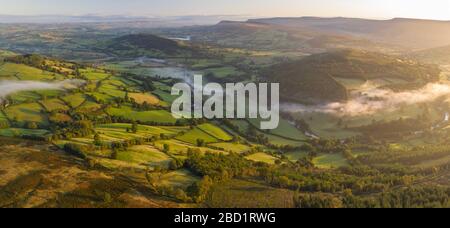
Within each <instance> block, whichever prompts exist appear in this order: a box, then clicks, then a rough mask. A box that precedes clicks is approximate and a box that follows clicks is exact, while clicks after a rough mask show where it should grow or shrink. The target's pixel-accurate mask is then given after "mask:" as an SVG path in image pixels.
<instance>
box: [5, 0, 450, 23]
mask: <svg viewBox="0 0 450 228" xmlns="http://www.w3.org/2000/svg"><path fill="white" fill-rule="evenodd" d="M0 14H8V15H49V14H51V15H56V14H57V15H82V14H103V15H118V14H120V15H140V16H180V15H248V16H326V17H332V16H345V17H364V18H379V19H383V18H392V17H410V18H427V19H440V20H450V0H426V1H425V0H70V1H68V0H67V1H64V0H0Z"/></svg>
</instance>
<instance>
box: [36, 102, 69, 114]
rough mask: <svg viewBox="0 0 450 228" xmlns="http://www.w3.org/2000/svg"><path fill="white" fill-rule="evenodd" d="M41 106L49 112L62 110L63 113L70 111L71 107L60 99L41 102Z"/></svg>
mask: <svg viewBox="0 0 450 228" xmlns="http://www.w3.org/2000/svg"><path fill="white" fill-rule="evenodd" d="M41 104H42V105H43V106H44V107H45V109H47V111H49V112H52V111H55V110H62V111H67V110H69V107H67V105H66V104H65V103H64V102H62V101H61V100H59V99H50V100H45V101H41Z"/></svg>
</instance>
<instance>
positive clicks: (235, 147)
mask: <svg viewBox="0 0 450 228" xmlns="http://www.w3.org/2000/svg"><path fill="white" fill-rule="evenodd" d="M211 146H213V147H217V148H221V149H223V150H225V151H228V152H233V153H245V152H248V151H250V150H251V147H249V146H247V145H243V144H238V143H214V144H211Z"/></svg>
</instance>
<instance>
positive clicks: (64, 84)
mask: <svg viewBox="0 0 450 228" xmlns="http://www.w3.org/2000/svg"><path fill="white" fill-rule="evenodd" d="M83 84H85V81H83V80H76V79H74V80H64V81H60V82H37V81H9V80H3V81H0V101H1V100H3V99H4V98H5V97H7V96H8V95H10V94H13V93H16V92H21V91H32V90H66V89H75V88H78V87H80V86H82V85H83Z"/></svg>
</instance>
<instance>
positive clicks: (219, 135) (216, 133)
mask: <svg viewBox="0 0 450 228" xmlns="http://www.w3.org/2000/svg"><path fill="white" fill-rule="evenodd" d="M198 128H199V129H200V130H202V131H204V132H206V133H208V134H210V135H211V136H213V137H215V138H216V139H219V140H222V141H230V140H232V139H233V137H231V136H230V135H229V134H228V133H226V132H225V131H224V130H222V129H220V128H219V127H217V126H214V125H212V124H202V125H199V126H198Z"/></svg>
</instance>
